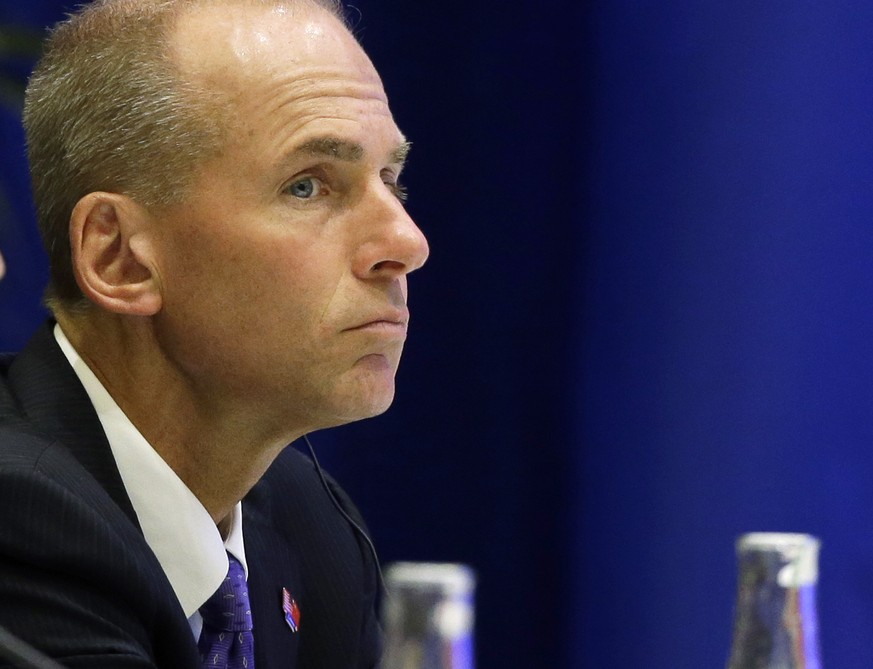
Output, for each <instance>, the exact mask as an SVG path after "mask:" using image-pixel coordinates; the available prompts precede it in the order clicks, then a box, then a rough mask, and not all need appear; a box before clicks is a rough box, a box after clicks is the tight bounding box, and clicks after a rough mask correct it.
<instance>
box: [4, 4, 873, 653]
mask: <svg viewBox="0 0 873 669" xmlns="http://www.w3.org/2000/svg"><path fill="white" fill-rule="evenodd" d="M353 4H355V6H356V7H357V8H359V10H360V15H361V18H360V19H359V20H357V23H358V33H359V35H360V37H361V39H362V41H363V43H364V45H365V48H366V49H367V50H368V51H369V53H370V54H371V55H372V57H373V59H374V61H375V62H376V65H377V67H378V68H379V69H380V71H381V72H382V73H383V76H384V79H385V83H386V87H387V90H388V93H389V96H390V97H391V98H392V101H393V106H394V109H395V113H396V116H397V118H398V120H399V123H400V125H401V127H402V128H403V129H404V130H405V132H406V133H407V134H408V135H409V136H410V138H411V139H412V140H413V141H414V143H415V149H414V152H413V156H412V160H411V165H410V168H409V172H408V178H407V182H408V184H409V186H410V189H411V201H410V205H409V206H410V210H411V211H412V213H413V214H414V215H415V217H416V218H417V220H418V221H419V223H420V224H421V226H422V228H423V229H424V230H425V232H426V233H427V234H428V236H429V238H430V241H431V247H432V256H431V260H430V262H429V264H428V266H427V267H426V268H425V269H424V270H422V271H421V273H419V274H417V275H415V276H414V277H413V279H412V282H411V283H412V297H411V303H412V309H413V323H412V332H411V337H410V340H409V343H408V346H407V353H406V356H405V360H404V364H403V365H402V366H401V367H402V368H401V372H400V376H399V392H398V399H397V401H396V403H395V406H394V408H393V409H392V410H391V411H390V412H389V413H388V414H387V415H386V416H384V417H381V418H379V419H376V420H373V421H368V422H365V423H361V424H357V425H352V426H348V427H345V428H341V429H338V430H333V431H330V432H328V433H324V434H322V435H318V436H317V437H316V439H315V441H316V446H317V447H318V448H319V451H320V454H321V457H322V458H323V460H325V461H326V462H327V464H328V466H329V468H330V469H331V470H332V471H333V472H334V473H335V474H336V475H337V477H338V478H339V479H340V480H341V481H342V482H343V483H344V484H345V485H346V487H347V488H349V489H350V491H351V493H352V495H353V496H354V497H355V499H356V500H357V501H358V502H359V504H360V506H361V507H362V510H363V511H364V513H365V515H366V517H367V518H368V519H369V522H370V525H371V530H372V533H373V535H374V536H375V539H376V543H377V545H378V546H379V547H380V550H381V553H382V557H383V560H384V561H392V560H397V559H417V560H460V561H465V562H469V563H470V564H472V565H473V566H474V567H475V568H476V569H477V571H478V574H479V579H480V585H479V604H480V606H479V611H478V620H477V624H478V630H477V633H478V639H477V642H478V656H479V667H480V669H506V668H513V669H515V668H518V669H527V668H530V667H534V668H540V667H542V668H551V667H567V668H570V669H581V668H585V669H602V668H603V667H610V668H613V667H614V668H617V669H639V668H640V667H669V668H670V669H686V668H687V669H700V668H701V667H721V666H723V665H724V662H725V659H726V656H727V653H728V648H729V644H730V632H731V623H732V607H733V597H734V593H735V588H736V585H735V564H734V555H733V543H734V540H735V538H736V536H737V535H738V534H740V533H742V532H746V531H750V530H781V531H806V532H812V533H815V534H817V535H819V536H820V537H821V538H822V541H823V548H822V559H821V565H822V568H821V586H820V591H819V605H820V607H819V608H820V616H821V628H822V641H823V647H824V660H825V665H826V666H827V667H834V668H837V667H839V668H840V669H862V668H866V667H869V666H870V664H871V661H873V522H871V521H869V520H868V516H869V514H870V511H871V509H873V485H871V482H873V458H871V455H870V452H871V445H873V411H871V398H873V354H871V345H870V344H871V341H873V308H871V306H873V305H871V297H873V264H871V262H870V261H869V259H870V257H871V252H873V224H871V214H873V142H871V140H873V74H871V72H873V69H871V63H873V5H871V4H870V3H865V2H861V1H860V0H831V2H828V3H822V2H812V1H809V0H793V1H791V2H788V1H787V0H771V1H770V2H766V3H761V2H751V1H750V0H738V1H737V2H731V3H724V2H716V1H715V0H697V1H696V2H694V1H692V0H674V1H673V2H670V3H663V2H641V1H639V0H636V1H634V2H630V1H629V0H624V1H621V0H612V1H606V0H603V1H601V2H592V3H579V2H573V1H572V0H539V1H537V2H533V1H532V0H514V1H513V2H510V3H497V2H489V1H487V0H481V1H479V2H472V3H471V2H462V1H461V0H444V1H443V2H439V3H410V2H408V0H356V2H354V3H353ZM71 5H72V3H64V2H58V0H32V1H31V2H29V3H27V4H26V5H19V4H18V3H13V2H11V1H10V0H3V4H0V24H9V23H14V24H17V25H19V26H30V27H40V26H42V25H45V24H47V23H50V22H52V21H54V20H56V19H57V18H59V17H60V16H62V14H63V10H64V9H65V8H67V7H66V6H71ZM352 13H353V15H354V16H357V13H356V12H355V11H353V12H352ZM2 30H6V29H2V28H0V31H2ZM6 33H7V34H8V30H6ZM3 34H4V33H3V32H0V36H2V35H3ZM3 43H5V42H3V40H2V38H0V45H2V44H3ZM25 60H26V59H25ZM0 64H2V72H3V74H4V76H5V77H6V78H7V79H8V78H12V79H15V78H17V77H18V78H20V76H21V75H22V72H24V71H26V69H27V65H26V62H21V61H19V60H18V59H15V58H11V59H10V58H8V57H7V58H4V59H2V60H0ZM17 116H18V114H17V112H16V111H15V109H14V105H13V107H9V106H8V104H7V107H6V108H4V109H2V111H0V133H2V134H0V142H2V143H0V156H2V170H3V171H2V181H0V188H2V190H0V193H2V196H0V197H2V200H0V248H2V249H3V250H4V252H5V254H6V255H7V261H8V264H9V276H8V277H7V279H6V280H5V281H4V282H2V283H0V324H2V325H0V348H14V347H17V346H19V345H20V344H21V343H22V342H23V341H24V340H25V338H26V336H27V333H28V331H29V330H31V329H32V328H33V327H34V324H35V323H37V322H39V320H41V318H42V314H41V311H40V309H39V307H38V301H39V293H40V291H41V288H42V284H43V282H44V280H45V269H44V260H43V256H42V254H41V251H40V250H39V243H38V240H37V238H36V235H35V233H34V232H33V231H32V215H31V213H30V204H29V201H28V197H29V196H28V194H27V186H26V183H27V178H26V176H25V168H24V166H23V161H22V148H21V145H22V137H21V132H20V130H19V125H18V120H17Z"/></svg>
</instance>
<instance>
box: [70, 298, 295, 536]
mask: <svg viewBox="0 0 873 669" xmlns="http://www.w3.org/2000/svg"><path fill="white" fill-rule="evenodd" d="M58 322H59V323H60V325H61V328H62V329H63V331H64V334H65V335H66V336H67V338H68V339H69V340H70V343H71V344H72V345H73V347H74V348H75V349H76V351H77V352H78V353H79V355H80V356H81V357H82V359H83V360H84V361H85V362H86V363H87V365H88V367H89V368H90V369H91V371H93V373H94V374H95V376H96V377H97V378H98V380H99V381H100V382H101V383H102V384H103V386H104V387H105V388H106V390H107V392H108V393H109V394H110V395H111V396H112V398H113V400H114V401H115V402H116V403H117V404H118V406H119V408H120V409H121V410H122V411H123V412H124V414H125V415H126V416H127V417H128V419H129V420H130V421H131V422H132V423H133V425H134V426H135V427H136V428H137V429H138V430H139V431H140V433H141V434H142V435H143V437H145V439H146V440H147V441H148V442H149V444H150V445H151V446H152V448H154V449H155V451H156V452H157V453H158V454H159V455H160V456H161V457H162V458H163V459H164V461H165V462H166V463H167V464H168V465H169V466H170V467H171V468H172V469H173V471H174V472H175V473H176V474H177V475H178V476H179V478H180V479H181V480H182V481H183V482H184V483H185V485H186V486H187V487H188V488H189V489H190V490H191V492H192V493H194V495H195V496H196V497H197V498H198V499H199V500H200V502H201V503H202V504H203V506H204V507H205V508H206V510H207V511H208V512H209V514H210V516H211V517H212V518H213V520H214V521H215V522H216V524H218V525H220V524H221V523H222V521H224V520H225V519H226V518H227V517H228V515H229V514H230V512H231V510H232V509H233V507H234V506H235V505H236V503H237V502H238V501H239V500H240V499H242V498H243V497H244V496H245V495H246V494H247V493H248V491H249V490H250V489H251V488H252V487H253V486H254V485H255V483H257V482H258V480H260V478H261V477H262V476H263V474H264V472H265V471H266V470H267V468H268V467H269V466H270V464H272V462H273V460H274V459H275V458H276V456H278V455H279V453H280V452H281V451H282V449H283V448H284V447H285V446H286V445H287V444H288V443H290V442H291V441H293V440H294V439H297V438H298V437H300V436H302V435H303V434H304V433H305V431H306V430H304V429H296V430H295V429H289V427H288V426H287V425H284V426H279V425H277V424H276V421H271V420H268V419H267V417H264V416H260V415H258V412H257V407H256V406H252V405H251V404H248V403H246V402H245V401H236V400H234V399H233V398H231V400H229V401H228V400H226V399H225V400H222V398H220V394H219V393H214V392H208V393H204V392H198V389H197V388H196V385H195V384H193V383H192V382H191V381H190V380H189V379H188V378H186V375H185V374H183V373H181V371H180V370H179V369H177V368H176V367H175V366H174V365H173V364H172V361H171V360H170V359H168V357H167V356H166V355H164V354H163V353H162V351H161V347H160V346H159V345H158V342H157V341H156V339H155V337H154V334H153V332H152V331H151V328H150V324H149V322H148V320H147V319H140V320H138V321H127V320H122V319H118V318H116V317H113V316H111V315H105V314H100V315H96V316H94V315H89V316H88V317H87V318H82V319H73V318H67V317H64V316H62V315H58Z"/></svg>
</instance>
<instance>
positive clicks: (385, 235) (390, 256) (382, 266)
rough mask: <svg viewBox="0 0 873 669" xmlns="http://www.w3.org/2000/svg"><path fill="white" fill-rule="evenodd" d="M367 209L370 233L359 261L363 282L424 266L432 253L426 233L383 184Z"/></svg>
mask: <svg viewBox="0 0 873 669" xmlns="http://www.w3.org/2000/svg"><path fill="white" fill-rule="evenodd" d="M366 209H367V210H368V211H366V212H363V215H364V216H366V217H367V224H366V225H365V226H364V227H365V229H366V230H367V233H366V234H365V235H364V239H363V243H362V244H361V245H360V247H359V252H358V254H357V261H356V273H357V274H358V275H359V276H360V277H361V278H364V279H373V278H395V277H399V276H403V275H405V274H409V273H410V272H413V271H415V270H417V269H418V268H419V267H421V266H422V265H424V263H425V261H426V260H427V257H428V255H429V253H430V248H429V247H428V243H427V239H426V238H425V236H424V233H423V232H422V231H421V229H420V228H419V227H418V226H417V225H416V224H415V222H414V221H413V220H412V218H411V217H410V216H409V213H408V212H407V211H406V208H405V207H404V206H403V204H402V203H401V202H400V200H398V199H397V197H396V196H395V195H394V194H392V193H391V192H390V191H388V189H387V188H386V187H385V185H384V184H383V183H381V181H380V182H379V190H377V191H376V192H375V193H374V194H373V197H372V202H371V207H367V208H366Z"/></svg>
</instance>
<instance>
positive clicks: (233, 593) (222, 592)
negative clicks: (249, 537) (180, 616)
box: [197, 553, 255, 669]
mask: <svg viewBox="0 0 873 669" xmlns="http://www.w3.org/2000/svg"><path fill="white" fill-rule="evenodd" d="M227 559H228V562H229V563H230V567H229V569H228V571H227V578H225V579H224V582H223V583H222V584H221V585H220V586H219V588H218V590H217V591H216V593H215V594H214V595H212V597H210V598H209V599H207V600H206V603H205V604H204V605H203V606H201V607H200V615H202V616H203V631H202V632H201V633H200V641H199V642H198V644H197V645H198V648H199V649H200V659H201V664H202V667H203V668H204V669H206V667H210V668H215V667H218V668H219V669H254V666H255V652H254V640H253V638H252V609H251V606H249V588H248V585H247V584H246V573H245V570H244V569H243V566H242V565H241V564H240V563H239V561H238V560H237V559H236V558H235V557H233V555H231V554H230V553H228V554H227Z"/></svg>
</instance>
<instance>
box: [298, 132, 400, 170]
mask: <svg viewBox="0 0 873 669" xmlns="http://www.w3.org/2000/svg"><path fill="white" fill-rule="evenodd" d="M411 148H412V143H411V142H403V143H402V144H400V145H399V146H398V147H397V148H396V149H394V150H393V151H391V153H390V154H389V155H388V161H389V162H390V163H392V164H393V163H400V164H403V163H405V162H406V157H407V156H408V155H409V151H410V149H411ZM294 153H305V154H308V155H311V156H325V157H328V158H336V159H337V160H342V161H346V162H351V163H356V162H359V161H360V160H362V159H363V158H364V147H363V146H361V145H360V144H358V143H356V142H349V141H346V140H344V139H339V138H337V137H316V138H315V139H311V140H309V141H308V142H305V143H303V144H301V145H300V146H299V147H297V149H296V150H295V151H294Z"/></svg>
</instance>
